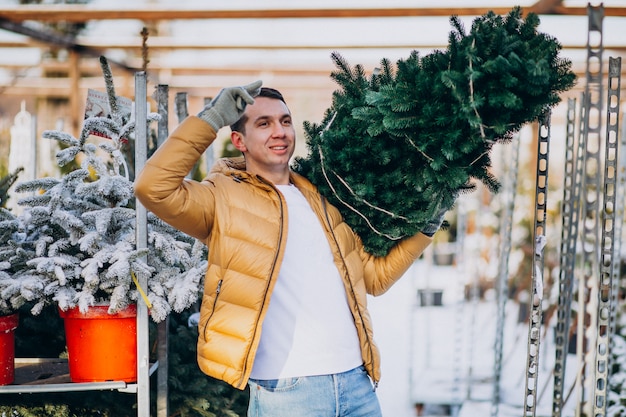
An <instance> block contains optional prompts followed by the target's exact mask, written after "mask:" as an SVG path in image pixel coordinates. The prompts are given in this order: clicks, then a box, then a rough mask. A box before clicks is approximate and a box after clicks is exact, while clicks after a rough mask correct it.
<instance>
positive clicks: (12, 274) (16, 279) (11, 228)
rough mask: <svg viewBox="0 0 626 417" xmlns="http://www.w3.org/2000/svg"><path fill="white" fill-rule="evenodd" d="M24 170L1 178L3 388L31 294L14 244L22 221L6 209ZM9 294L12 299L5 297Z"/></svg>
mask: <svg viewBox="0 0 626 417" xmlns="http://www.w3.org/2000/svg"><path fill="white" fill-rule="evenodd" d="M21 171H23V168H19V169H17V170H15V172H13V173H11V174H9V175H6V176H5V177H2V178H0V385H7V384H10V383H12V382H13V380H14V377H15V333H14V332H15V329H16V328H17V326H18V324H19V313H18V310H19V308H20V307H21V306H22V305H23V304H24V303H25V302H26V301H27V299H28V293H29V291H28V289H27V288H28V285H25V284H24V283H23V279H22V278H23V277H22V275H21V272H22V271H23V267H24V266H25V265H24V263H22V262H19V259H20V256H21V253H16V251H15V242H16V241H19V240H22V239H23V236H22V235H21V234H20V232H19V231H20V229H21V227H20V221H19V219H18V218H17V217H16V216H15V215H14V214H13V213H12V212H11V211H9V210H8V209H6V208H5V205H6V201H7V199H8V195H9V194H8V190H9V188H10V187H11V186H12V185H13V184H14V183H15V181H16V180H17V178H18V175H19V173H20V172H21ZM22 259H23V258H22ZM14 288H18V289H20V291H14V290H13V289H14ZM22 290H24V291H23V292H22ZM9 293H11V294H12V296H6V294H9Z"/></svg>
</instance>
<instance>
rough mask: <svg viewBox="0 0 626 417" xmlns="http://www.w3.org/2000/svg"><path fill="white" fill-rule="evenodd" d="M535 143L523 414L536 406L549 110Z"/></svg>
mask: <svg viewBox="0 0 626 417" xmlns="http://www.w3.org/2000/svg"><path fill="white" fill-rule="evenodd" d="M538 133H539V134H538V136H539V137H538V141H537V142H538V143H537V145H538V146H537V178H536V184H535V225H534V233H533V236H534V242H533V254H534V255H533V270H532V279H531V281H532V282H531V294H530V301H531V302H530V317H529V320H528V349H527V355H526V381H525V388H526V390H525V396H524V416H532V417H534V416H535V413H536V409H537V379H538V376H539V375H538V374H539V344H540V339H541V316H542V305H541V303H542V301H543V267H544V258H543V248H544V246H545V243H546V236H545V232H546V201H547V195H548V154H549V150H550V114H549V113H546V114H544V115H542V117H541V118H540V119H539V132H538Z"/></svg>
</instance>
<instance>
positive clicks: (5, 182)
mask: <svg viewBox="0 0 626 417" xmlns="http://www.w3.org/2000/svg"><path fill="white" fill-rule="evenodd" d="M22 171H24V168H23V167H20V168H17V169H16V170H15V171H13V172H11V173H9V174H8V175H6V176H4V177H2V178H0V207H6V206H7V200H8V199H9V188H11V186H12V185H13V184H15V181H17V179H18V177H19V175H20V174H21V173H22Z"/></svg>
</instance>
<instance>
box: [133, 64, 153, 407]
mask: <svg viewBox="0 0 626 417" xmlns="http://www.w3.org/2000/svg"><path fill="white" fill-rule="evenodd" d="M146 97H147V77H146V73H145V72H143V71H141V72H138V73H136V74H135V172H140V171H141V170H142V169H143V167H144V166H145V164H146V160H147V156H148V155H147V154H148V120H147V115H148V102H147V100H146ZM136 213H137V218H136V219H137V224H136V244H137V249H146V248H147V247H148V215H147V211H146V208H145V207H144V206H143V205H142V204H141V203H140V202H139V200H136ZM145 258H146V257H144V261H145V260H146V259H145ZM138 280H139V286H140V287H142V288H147V287H148V280H147V278H146V277H143V276H139V277H138ZM148 324H149V323H148V307H147V306H146V304H145V303H144V302H143V301H142V300H141V299H140V300H138V301H137V416H138V417H149V416H150V363H149V362H150V356H149V354H150V351H149V346H150V340H149V329H148Z"/></svg>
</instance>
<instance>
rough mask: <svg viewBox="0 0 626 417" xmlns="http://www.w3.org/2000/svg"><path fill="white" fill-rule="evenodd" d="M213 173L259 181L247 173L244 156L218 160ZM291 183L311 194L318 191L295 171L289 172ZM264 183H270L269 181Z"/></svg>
mask: <svg viewBox="0 0 626 417" xmlns="http://www.w3.org/2000/svg"><path fill="white" fill-rule="evenodd" d="M211 173H212V174H214V173H215V174H217V173H219V174H222V175H226V176H231V177H235V178H237V179H238V180H239V181H249V180H251V179H254V180H257V178H256V177H255V176H253V175H251V174H250V173H249V172H247V171H246V161H245V159H244V157H243V156H238V157H232V158H220V159H218V160H217V161H215V164H213V167H212V168H211ZM289 181H290V182H291V183H293V184H294V185H295V186H296V187H298V188H299V189H300V190H307V191H309V192H316V191H317V188H316V187H315V186H314V185H313V184H311V182H309V180H307V179H306V178H305V177H303V176H302V175H300V174H298V173H296V172H294V171H290V172H289ZM264 182H265V183H268V181H264Z"/></svg>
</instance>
